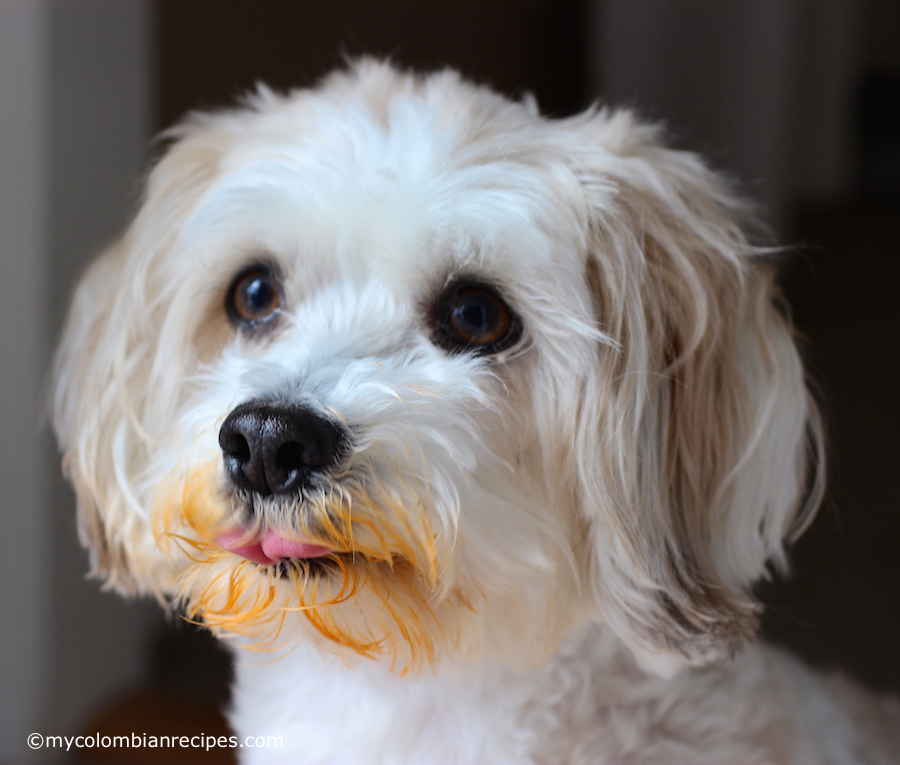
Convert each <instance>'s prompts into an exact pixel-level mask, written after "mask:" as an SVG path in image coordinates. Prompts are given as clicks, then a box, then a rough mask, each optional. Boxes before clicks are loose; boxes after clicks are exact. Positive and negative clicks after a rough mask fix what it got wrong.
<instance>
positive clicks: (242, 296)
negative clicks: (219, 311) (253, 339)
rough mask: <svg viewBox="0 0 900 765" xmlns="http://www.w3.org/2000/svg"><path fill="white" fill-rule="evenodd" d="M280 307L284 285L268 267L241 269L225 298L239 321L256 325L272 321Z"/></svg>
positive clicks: (232, 315) (229, 312) (229, 308)
mask: <svg viewBox="0 0 900 765" xmlns="http://www.w3.org/2000/svg"><path fill="white" fill-rule="evenodd" d="M280 307H281V285H280V284H279V282H278V279H277V278H276V277H275V275H274V274H273V273H272V271H271V270H270V269H268V268H266V267H265V266H253V267H251V268H248V269H246V270H245V271H241V273H239V274H238V275H237V276H236V277H235V279H234V281H233V282H232V283H231V287H230V288H229V289H228V296H227V297H226V299H225V308H226V310H227V311H228V315H229V316H230V317H231V320H232V321H234V322H235V323H236V324H244V325H247V324H250V325H256V324H260V323H262V322H266V321H269V320H270V319H272V317H274V316H275V315H276V314H277V313H278V310H279V308H280Z"/></svg>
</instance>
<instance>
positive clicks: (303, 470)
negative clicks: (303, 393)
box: [219, 402, 342, 496]
mask: <svg viewBox="0 0 900 765" xmlns="http://www.w3.org/2000/svg"><path fill="white" fill-rule="evenodd" d="M341 439H342V434H341V431H340V430H339V429H338V427H337V426H336V425H334V424H333V423H331V422H329V421H328V420H327V419H325V418H324V417H322V416H320V415H318V414H316V413H315V412H312V411H310V410H309V409H305V408H301V407H279V406H274V405H271V404H264V403H259V402H251V403H249V404H243V405H241V406H239V407H237V408H236V409H235V410H234V411H232V412H231V414H229V415H228V417H226V418H225V422H224V423H222V427H221V429H220V430H219V446H220V447H221V449H222V456H223V458H224V461H225V468H226V470H227V472H228V476H229V478H230V479H231V480H232V482H234V483H235V484H236V485H237V486H240V487H242V488H245V489H249V490H250V491H253V492H255V493H257V494H260V495H263V496H267V495H269V494H288V493H291V492H296V491H299V490H300V489H301V488H302V487H303V486H304V485H306V484H308V483H309V480H310V478H311V477H312V476H313V475H314V474H315V473H321V472H322V471H324V470H327V469H328V468H329V467H331V466H332V465H333V464H334V463H335V462H336V460H337V457H338V452H339V449H340V444H341Z"/></svg>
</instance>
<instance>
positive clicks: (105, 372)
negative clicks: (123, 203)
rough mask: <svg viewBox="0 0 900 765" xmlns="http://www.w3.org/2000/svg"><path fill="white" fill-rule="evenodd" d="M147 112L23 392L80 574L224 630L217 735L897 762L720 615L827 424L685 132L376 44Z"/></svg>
mask: <svg viewBox="0 0 900 765" xmlns="http://www.w3.org/2000/svg"><path fill="white" fill-rule="evenodd" d="M169 136H170V138H171V139H173V143H172V144H171V146H170V147H169V148H168V150H167V151H166V152H165V154H164V156H163V157H162V158H161V159H160V161H159V162H158V163H157V165H156V167H155V169H154V170H153V171H152V173H151V174H150V177H149V180H148V183H147V189H146V195H145V199H144V202H143V204H142V206H141V208H140V210H139V211H138V213H137V215H136V217H135V220H134V222H133V224H132V225H131V226H130V227H129V229H128V230H127V232H126V233H125V235H124V236H123V237H122V239H121V240H120V241H119V242H118V243H117V244H115V245H114V246H113V247H112V248H111V249H110V250H109V251H108V252H106V253H105V254H104V255H103V256H102V257H101V258H100V259H98V260H97V261H96V262H95V263H94V265H93V267H92V268H91V269H90V270H89V272H88V273H87V275H86V276H85V278H84V280H83V281H82V283H81V285H80V287H79V288H78V291H77V293H76V296H75V300H74V305H73V307H72V310H71V314H70V316H69V321H68V325H67V328H66V331H65V336H64V338H63V342H62V347H61V349H60V351H59V356H58V360H57V386H56V395H55V423H56V429H57V433H58V435H59V440H60V443H61V444H62V448H63V450H64V452H65V468H66V471H67V473H68V475H69V477H70V478H71V480H72V482H73V483H74V485H75V489H76V491H77V494H78V503H79V519H80V530H81V536H82V540H83V541H84V543H85V544H86V545H88V546H89V547H90V549H91V551H92V561H93V567H94V572H95V573H96V574H98V575H100V576H103V577H105V578H106V580H107V581H108V583H109V585H110V586H112V587H115V588H116V589H118V590H120V591H122V592H125V593H151V594H154V595H156V596H158V597H161V598H166V599H172V600H174V601H175V602H177V603H179V604H180V607H181V608H183V610H184V613H185V614H186V616H187V617H188V618H190V619H194V620H197V621H201V622H202V623H203V624H205V625H206V626H208V627H209V628H210V629H211V630H213V631H214V632H215V633H216V634H218V635H221V636H222V637H224V638H226V639H228V640H229V643H230V645H232V646H233V648H234V650H235V656H236V665H237V669H236V675H237V678H236V687H235V689H234V701H233V709H232V712H231V721H232V723H233V725H234V728H235V729H236V732H237V733H238V734H239V737H243V736H270V735H274V736H280V737H282V740H283V746H282V747H281V748H268V749H267V748H262V749H248V748H244V749H241V750H240V752H241V754H242V758H243V762H245V763H257V762H260V763H261V762H266V763H275V762H278V763H293V764H296V763H332V764H333V763H345V764H346V765H361V764H362V763H411V764H413V765H426V764H428V763H458V764H459V765H475V764H476V763H484V764H489V765H502V764H504V763H542V764H545V765H559V764H561V763H570V764H572V765H586V764H587V763H591V764H592V765H600V764H601V763H602V764H604V765H623V764H624V763H630V764H635V765H636V764H638V763H647V764H649V763H653V764H654V765H678V764H679V763H684V764H685V765H687V764H688V763H690V764H691V765H698V764H701V763H708V764H709V765H729V764H732V765H765V764H769V763H793V764H795V765H800V764H801V763H802V764H806V763H842V764H845V763H870V764H871V763H886V762H892V761H894V760H893V759H892V758H893V757H894V756H895V754H896V751H891V744H890V743H889V740H888V735H889V732H885V730H886V729H888V728H889V727H890V724H888V725H886V724H885V723H886V722H887V721H888V717H890V716H891V715H896V716H895V717H894V718H893V719H895V720H897V721H898V722H896V723H892V724H893V725H895V726H896V728H895V730H896V729H897V728H900V714H897V713H896V708H894V707H892V706H891V705H890V704H889V703H885V704H882V705H877V704H876V703H875V702H874V701H869V700H868V698H867V697H866V696H865V695H863V694H862V693H860V692H857V691H856V689H855V688H852V687H851V686H850V685H849V684H847V685H846V686H840V684H839V683H838V682H837V681H824V680H821V679H818V678H816V677H814V676H813V675H812V674H810V673H809V672H808V671H807V670H805V669H803V668H802V667H801V666H800V665H799V664H798V663H797V662H795V661H794V660H792V659H790V658H789V657H787V656H786V655H784V654H782V653H781V652H779V651H777V650H774V649H772V648H769V647H766V646H763V645H754V644H748V641H749V640H750V639H751V638H752V636H753V633H754V630H755V627H756V626H757V620H758V613H759V605H758V603H757V602H756V601H755V600H754V597H753V595H752V592H751V587H752V585H753V583H754V582H755V581H756V580H758V579H759V578H760V577H762V576H765V574H766V571H767V566H769V565H772V566H774V567H775V568H783V567H784V565H785V550H784V543H785V541H786V540H787V541H790V540H792V539H794V538H795V536H796V535H797V534H798V533H799V532H800V531H801V530H802V529H803V527H804V526H805V525H806V524H807V523H808V521H809V519H810V517H811V515H812V513H813V511H814V510H815V507H816V505H817V504H818V500H819V497H820V495H821V486H822V477H821V470H820V469H819V467H818V466H819V465H820V464H821V459H822V439H821V432H820V426H819V420H818V414H817V411H816V407H815V405H814V403H813V402H812V400H811V398H810V395H809V393H808V390H807V387H806V385H805V382H804V373H803V369H802V366H801V362H800V359H799V356H798V354H797V350H796V348H795V344H794V339H793V337H792V331H791V326H790V323H789V321H788V320H787V319H786V317H785V314H784V311H783V310H779V308H778V306H777V303H778V293H777V290H776V289H775V288H774V286H773V280H772V268H771V266H770V264H769V263H767V261H766V254H765V253H764V252H761V251H759V250H757V249H754V247H752V246H751V245H750V244H748V241H747V239H746V238H745V236H744V234H743V233H742V230H741V227H740V225H739V224H738V223H737V222H736V219H737V217H738V216H739V213H740V210H739V206H738V205H737V204H736V203H735V201H734V199H733V198H732V197H731V196H730V195H729V193H728V191H727V190H726V189H725V188H724V187H723V184H722V183H721V181H720V179H719V178H718V177H717V176H716V175H714V174H712V173H711V172H710V171H709V170H708V169H707V168H706V167H705V166H704V165H703V164H702V162H701V161H700V160H698V159H697V158H696V157H695V156H693V155H691V154H687V153H684V152H679V151H673V150H671V149H668V148H665V147H664V146H662V145H661V143H660V141H659V132H658V130H656V129H655V128H653V127H650V126H647V125H643V124H640V123H639V122H637V121H636V120H635V118H634V117H633V116H632V115H631V114H630V113H628V112H626V111H618V112H610V111H607V110H605V109H600V110H597V109H591V110H589V111H588V112H586V113H584V114H582V115H579V116H576V117H572V118H570V119H562V120H549V119H545V118H543V117H541V116H540V115H539V114H538V113H537V110H536V108H535V106H534V104H533V103H532V102H531V101H529V100H526V101H525V102H523V103H512V102H510V101H508V100H505V99H504V98H502V97H500V96H498V95H496V94H494V93H492V92H490V91H489V90H486V89H483V88H479V87H475V86H473V85H470V84H467V83H465V82H463V81H461V80H460V78H459V77H458V76H457V75H456V74H454V73H453V72H442V73H438V74H433V75H430V76H427V77H418V76H413V75H409V74H406V73H401V72H398V71H397V70H396V69H394V68H392V67H391V66H389V65H387V64H383V63H378V62H373V61H362V62H360V63H358V64H356V65H355V66H353V67H352V68H351V70H350V71H348V72H343V73H338V74H335V75H333V76H331V77H330V78H328V79H327V80H326V81H325V82H324V83H323V84H322V85H321V87H319V88H317V89H315V90H305V91H298V92H295V93H291V94H289V95H287V96H281V95H276V94H274V93H271V92H269V91H267V90H264V89H261V90H260V91H259V92H258V93H257V94H255V95H253V96H251V97H250V98H249V99H248V100H247V102H246V104H245V106H244V107H243V108H240V109H235V110H233V111H224V112H218V113H214V114H195V115H193V116H192V117H190V118H189V119H188V120H187V121H186V122H184V123H183V124H181V125H180V126H179V127H176V128H175V129H174V130H172V131H171V132H170V133H169ZM839 687H840V688H841V692H840V693H839V692H838V691H837V690H836V689H838V688H839Z"/></svg>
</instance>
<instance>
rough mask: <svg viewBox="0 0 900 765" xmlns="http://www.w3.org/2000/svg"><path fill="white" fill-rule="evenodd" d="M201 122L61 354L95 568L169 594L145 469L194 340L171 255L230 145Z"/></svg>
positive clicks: (103, 264)
mask: <svg viewBox="0 0 900 765" xmlns="http://www.w3.org/2000/svg"><path fill="white" fill-rule="evenodd" d="M211 119H213V118H211ZM195 122H196V124H193V123H189V124H186V125H185V126H183V127H181V128H179V129H177V130H176V131H173V133H172V135H173V136H174V137H179V138H181V140H180V141H179V142H178V143H175V144H174V145H173V146H172V147H171V148H170V149H169V151H168V152H167V153H166V155H165V156H164V157H163V159H162V160H161V161H160V162H159V164H158V165H157V166H156V168H155V169H154V170H153V172H152V173H151V175H150V177H149V179H148V183H147V191H146V198H145V201H144V203H143V204H142V206H141V209H140V211H139V212H138V214H137V216H136V218H135V220H134V222H133V223H132V225H131V226H130V227H129V229H128V231H126V233H125V235H124V236H123V237H122V238H121V240H120V241H119V242H117V243H116V244H115V245H114V246H113V247H111V248H110V249H109V250H108V251H106V252H105V253H103V254H102V255H101V256H100V257H99V258H98V259H97V260H96V261H95V262H94V263H93V264H92V266H91V267H90V269H89V270H88V272H87V273H86V274H85V276H84V277H83V278H82V280H81V282H80V284H79V285H78V288H77V290H76V292H75V296H74V299H73V302H72V306H71V308H70V310H69V314H68V318H67V321H66V326H65V329H64V331H63V337H62V340H61V342H60V346H59V349H58V351H57V355H56V359H55V363H54V370H53V377H54V391H53V424H54V429H55V431H56V435H57V439H58V441H59V445H60V449H61V450H62V452H63V468H64V471H65V473H66V476H67V477H68V478H69V480H70V481H71V482H72V485H73V486H74V488H75V493H76V496H77V501H78V529H79V537H80V539H81V542H82V544H83V545H84V546H85V547H87V548H88V549H89V551H90V554H91V573H92V575H94V576H97V577H100V578H104V579H106V580H107V583H108V585H109V586H110V587H113V588H115V589H117V590H119V591H121V592H123V593H138V592H152V593H154V594H157V595H159V594H160V593H162V592H165V591H167V590H169V589H170V588H171V586H172V582H173V580H174V576H175V570H174V568H173V562H172V561H171V560H168V559H167V558H165V557H164V556H163V555H162V554H161V553H160V552H159V551H158V550H157V548H156V541H155V539H154V536H153V533H152V529H151V526H150V506H149V505H150V504H151V502H152V496H151V494H150V491H149V489H148V488H147V487H146V486H144V485H143V483H142V479H143V478H145V477H146V476H145V473H144V471H145V469H146V466H147V464H148V461H149V456H150V454H151V453H152V452H153V450H154V449H157V448H158V445H159V442H160V441H161V440H164V439H165V438H166V435H167V434H166V433H165V432H161V431H160V428H161V427H163V426H165V425H170V424H171V421H172V412H173V411H174V406H175V404H176V402H177V401H178V396H179V386H180V384H181V381H182V380H183V379H184V375H183V374H181V372H183V367H184V365H185V363H186V361H187V355H188V350H187V348H186V347H182V346H186V345H187V343H188V342H189V340H190V338H184V335H185V332H184V331H183V329H182V328H180V327H179V326H178V325H179V318H183V317H179V316H177V315H175V312H173V311H172V310H171V306H172V304H173V302H174V301H173V299H172V294H171V293H172V291H173V290H175V289H177V287H178V285H177V283H176V284H173V282H176V281H177V280H173V279H167V278H166V276H165V273H164V269H163V261H164V260H165V256H166V253H167V251H168V250H169V249H170V248H171V247H172V243H173V241H174V239H175V238H176V237H177V234H178V231H179V229H180V226H181V224H182V222H183V221H184V219H185V217H186V216H187V214H188V213H189V212H190V210H191V209H192V207H193V205H194V204H195V203H196V201H197V199H199V197H200V195H201V194H202V192H203V190H205V188H207V186H208V184H209V182H210V180H211V178H212V177H213V175H214V173H215V172H216V161H217V158H218V156H219V155H220V154H221V150H222V149H221V144H223V143H224V139H223V136H224V131H221V130H220V131H218V132H216V131H214V130H211V129H209V130H203V129H198V128H203V127H204V125H203V124H201V123H202V117H197V118H196V119H195ZM167 332H168V335H167V337H168V339H167V337H166V333H167ZM173 338H178V339H173ZM179 342H180V343H182V346H179V345H178V343H179Z"/></svg>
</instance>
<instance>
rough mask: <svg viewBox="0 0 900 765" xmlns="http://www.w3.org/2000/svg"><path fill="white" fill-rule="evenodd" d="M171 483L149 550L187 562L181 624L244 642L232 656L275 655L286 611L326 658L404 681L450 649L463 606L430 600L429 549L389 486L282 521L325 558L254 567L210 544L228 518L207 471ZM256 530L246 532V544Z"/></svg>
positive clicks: (455, 600)
mask: <svg viewBox="0 0 900 765" xmlns="http://www.w3.org/2000/svg"><path fill="white" fill-rule="evenodd" d="M178 475H179V478H176V479H174V480H173V481H171V482H170V484H169V486H168V488H167V489H166V490H164V491H162V492H161V493H160V495H159V496H160V499H159V501H158V502H157V504H156V507H155V508H154V513H153V522H154V532H155V534H156V537H157V542H158V544H159V545H160V548H161V549H162V550H163V551H164V552H165V551H167V549H168V550H171V545H173V544H174V545H176V546H177V548H178V549H180V550H181V551H182V552H183V553H184V554H185V555H187V557H188V558H189V560H190V563H189V565H188V566H187V568H186V569H185V571H184V573H183V574H182V575H181V577H180V578H179V581H178V586H177V591H178V596H177V597H178V599H179V600H180V601H181V602H182V603H183V604H184V606H185V609H186V618H187V619H189V620H191V621H195V622H198V623H202V624H203V625H205V626H206V627H208V628H209V629H210V630H212V631H213V632H214V633H216V634H218V635H223V636H226V637H227V636H229V635H234V636H243V637H249V638H250V639H251V642H250V643H249V644H244V645H243V647H250V648H254V649H257V650H269V649H274V648H277V647H280V646H281V645H282V641H280V640H279V637H280V635H281V633H282V628H283V627H284V624H285V620H286V619H288V618H290V615H291V614H292V613H294V612H296V613H298V614H300V615H302V616H303V617H305V618H306V620H307V621H308V622H309V624H310V625H312V627H313V628H314V629H315V630H316V631H317V632H318V633H319V634H320V635H322V636H323V637H324V638H326V639H327V641H328V645H330V646H331V647H333V648H336V647H338V646H342V647H344V648H347V649H350V650H351V651H353V652H355V653H357V654H359V655H361V656H364V657H367V658H376V657H385V656H386V657H388V658H389V660H390V666H391V669H394V668H398V667H399V668H400V670H401V672H402V673H403V674H405V673H406V672H408V671H410V670H415V669H417V668H419V667H421V666H422V665H423V663H428V664H429V665H434V663H435V661H436V659H437V654H438V651H439V650H440V649H441V648H444V649H450V648H453V647H456V646H457V645H458V641H459V629H460V624H459V622H460V616H461V615H462V613H463V612H466V611H468V612H469V613H471V611H472V605H471V604H470V602H469V601H468V600H467V599H466V598H465V597H464V596H463V595H462V593H461V592H459V591H458V590H453V591H452V592H451V593H449V594H439V592H438V589H439V588H438V564H437V558H438V550H437V541H436V536H435V534H434V533H433V531H432V527H431V524H430V523H429V521H428V519H427V516H426V514H425V506H424V502H422V501H421V500H418V501H417V502H416V503H415V505H416V508H417V512H415V514H412V513H410V512H409V510H408V509H407V508H408V505H407V504H403V503H402V502H401V501H400V498H399V497H398V496H397V494H396V492H391V491H390V489H389V487H379V490H380V491H379V495H378V496H377V497H373V496H372V494H371V493H370V492H369V491H367V490H366V488H365V487H363V486H362V485H360V484H358V483H353V482H348V483H347V485H342V486H341V488H340V490H335V491H333V492H332V493H331V494H330V495H329V496H322V497H320V498H318V499H316V500H305V502H308V503H310V504H309V506H308V507H304V512H303V513H302V518H301V517H300V516H301V514H300V513H296V514H295V515H296V518H294V519H292V520H293V522H294V523H297V522H298V521H299V522H301V523H303V528H301V529H300V534H302V537H303V540H304V541H306V542H310V543H312V544H317V545H322V546H325V547H328V548H330V549H332V550H334V551H335V553H333V554H329V555H326V556H322V557H321V558H315V559H312V560H311V561H308V560H292V561H290V562H289V563H287V564H285V565H282V566H279V567H274V566H261V565H259V564H257V563H254V562H252V561H250V560H247V559H245V558H242V557H239V556H237V555H235V554H233V553H231V552H229V551H228V550H225V549H224V548H223V547H221V546H220V545H219V544H217V543H216V537H217V536H218V535H219V534H221V533H222V532H223V531H224V530H226V529H227V528H228V527H229V525H231V526H233V525H234V522H233V520H232V519H233V518H234V516H235V510H234V508H233V507H231V506H230V505H231V499H230V496H229V495H228V493H227V492H225V491H223V490H222V489H221V488H220V481H219V469H218V464H217V463H216V462H211V463H208V464H205V465H204V466H202V467H200V468H196V469H193V470H189V471H185V472H183V473H181V472H180V473H179V474H178ZM413 496H415V495H413ZM373 518H377V519H384V522H383V523H381V524H379V523H376V522H375V521H373V520H372V519H373ZM257 523H259V522H257ZM259 530H260V529H259V527H258V526H257V528H253V529H250V530H248V538H249V536H250V535H252V534H255V533H257V532H258V531H259ZM280 531H281V532H282V533H285V534H286V535H289V534H290V532H291V530H290V529H287V530H285V529H281V530H280ZM323 564H324V565H323Z"/></svg>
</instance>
